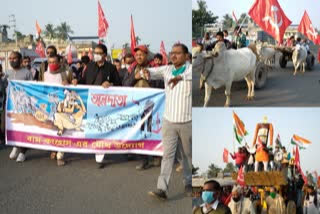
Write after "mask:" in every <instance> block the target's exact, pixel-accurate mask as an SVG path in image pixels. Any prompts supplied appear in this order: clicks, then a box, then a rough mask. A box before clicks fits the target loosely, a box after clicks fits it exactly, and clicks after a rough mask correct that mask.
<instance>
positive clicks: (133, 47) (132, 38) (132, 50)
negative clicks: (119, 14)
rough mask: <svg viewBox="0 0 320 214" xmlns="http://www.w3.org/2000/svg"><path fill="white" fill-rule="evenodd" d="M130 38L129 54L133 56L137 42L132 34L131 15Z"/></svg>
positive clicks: (133, 33)
mask: <svg viewBox="0 0 320 214" xmlns="http://www.w3.org/2000/svg"><path fill="white" fill-rule="evenodd" d="M130 37H131V53H132V54H134V49H135V48H136V46H137V41H136V34H135V32H134V26H133V19H132V15H131V33H130Z"/></svg>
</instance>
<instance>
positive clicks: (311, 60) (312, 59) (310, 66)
mask: <svg viewBox="0 0 320 214" xmlns="http://www.w3.org/2000/svg"><path fill="white" fill-rule="evenodd" d="M314 62H315V57H314V56H313V55H312V54H310V55H308V57H307V69H308V70H309V71H312V69H313V66H314Z"/></svg>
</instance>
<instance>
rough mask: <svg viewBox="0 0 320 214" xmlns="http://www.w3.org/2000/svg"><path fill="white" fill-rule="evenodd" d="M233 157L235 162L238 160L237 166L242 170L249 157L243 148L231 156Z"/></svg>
mask: <svg viewBox="0 0 320 214" xmlns="http://www.w3.org/2000/svg"><path fill="white" fill-rule="evenodd" d="M230 155H231V157H232V159H233V160H236V166H237V168H238V169H240V168H241V167H242V166H243V165H244V163H245V162H246V160H247V158H248V157H247V155H246V153H245V152H244V151H243V149H242V148H241V147H239V148H238V152H236V153H234V154H231V153H230Z"/></svg>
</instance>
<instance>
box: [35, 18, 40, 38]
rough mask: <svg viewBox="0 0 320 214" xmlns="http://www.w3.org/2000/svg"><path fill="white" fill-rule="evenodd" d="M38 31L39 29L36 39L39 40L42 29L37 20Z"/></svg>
mask: <svg viewBox="0 0 320 214" xmlns="http://www.w3.org/2000/svg"><path fill="white" fill-rule="evenodd" d="M36 29H37V34H36V37H37V38H39V37H40V34H41V28H40V25H39V23H38V21H37V20H36Z"/></svg>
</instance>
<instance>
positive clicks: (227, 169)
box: [223, 163, 236, 173]
mask: <svg viewBox="0 0 320 214" xmlns="http://www.w3.org/2000/svg"><path fill="white" fill-rule="evenodd" d="M235 171H236V169H235V166H234V165H233V163H227V165H226V167H225V168H224V169H223V172H229V173H233V172H235Z"/></svg>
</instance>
